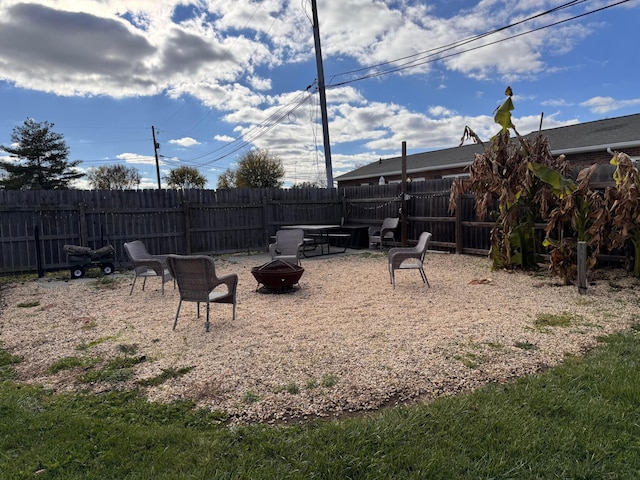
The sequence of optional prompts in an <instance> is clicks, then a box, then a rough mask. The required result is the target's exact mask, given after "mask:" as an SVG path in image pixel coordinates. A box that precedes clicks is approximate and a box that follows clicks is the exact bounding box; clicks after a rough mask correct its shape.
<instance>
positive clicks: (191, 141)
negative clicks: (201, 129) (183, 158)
mask: <svg viewBox="0 0 640 480" xmlns="http://www.w3.org/2000/svg"><path fill="white" fill-rule="evenodd" d="M169 143H170V144H172V145H178V146H180V147H192V146H194V145H200V142H198V141H197V140H196V139H195V138H191V137H183V138H177V139H175V140H169Z"/></svg>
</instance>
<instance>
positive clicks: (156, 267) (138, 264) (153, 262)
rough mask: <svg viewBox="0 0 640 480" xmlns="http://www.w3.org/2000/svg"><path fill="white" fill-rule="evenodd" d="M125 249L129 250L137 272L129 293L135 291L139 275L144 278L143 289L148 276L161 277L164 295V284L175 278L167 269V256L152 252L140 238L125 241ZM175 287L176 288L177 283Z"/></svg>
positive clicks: (134, 269)
mask: <svg viewBox="0 0 640 480" xmlns="http://www.w3.org/2000/svg"><path fill="white" fill-rule="evenodd" d="M124 250H125V251H126V252H127V256H128V257H129V260H131V263H133V271H134V273H135V277H134V279H133V285H131V291H130V292H129V295H131V294H132V293H133V288H134V287H135V286H136V280H137V279H138V278H139V277H142V278H143V281H142V290H144V286H145V284H146V283H147V277H160V279H161V281H162V287H161V290H162V295H164V284H165V283H166V282H169V281H171V280H173V277H172V276H171V273H169V270H168V269H167V256H166V255H152V254H150V253H149V252H148V251H147V247H146V246H145V244H144V243H143V242H142V241H140V240H134V241H133V242H127V243H125V244H124ZM173 287H174V288H175V283H174V285H173Z"/></svg>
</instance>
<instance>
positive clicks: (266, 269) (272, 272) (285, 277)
mask: <svg viewBox="0 0 640 480" xmlns="http://www.w3.org/2000/svg"><path fill="white" fill-rule="evenodd" d="M303 273H304V268H302V267H301V266H300V265H294V264H292V263H289V262H285V261H283V260H277V259H276V260H272V261H270V262H268V263H265V264H264V265H260V266H259V267H253V268H252V269H251V274H252V275H253V277H254V278H255V279H256V281H257V282H258V286H257V287H256V291H257V292H263V293H287V292H292V291H295V290H296V288H295V285H296V284H297V283H298V282H299V281H300V277H302V274H303ZM260 285H262V287H260Z"/></svg>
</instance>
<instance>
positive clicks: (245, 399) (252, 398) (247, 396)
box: [242, 390, 260, 403]
mask: <svg viewBox="0 0 640 480" xmlns="http://www.w3.org/2000/svg"><path fill="white" fill-rule="evenodd" d="M258 401H260V397H259V396H258V395H256V394H255V393H254V392H252V391H251V390H249V391H248V392H244V395H243V396H242V403H256V402H258Z"/></svg>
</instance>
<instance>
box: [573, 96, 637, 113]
mask: <svg viewBox="0 0 640 480" xmlns="http://www.w3.org/2000/svg"><path fill="white" fill-rule="evenodd" d="M638 105H640V98H634V99H631V100H616V99H614V98H612V97H592V98H590V99H589V100H587V101H585V102H582V103H581V104H580V106H581V107H587V108H589V110H591V111H592V112H593V113H598V114H604V113H609V112H613V111H615V110H620V109H622V108H626V107H635V106H638Z"/></svg>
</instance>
